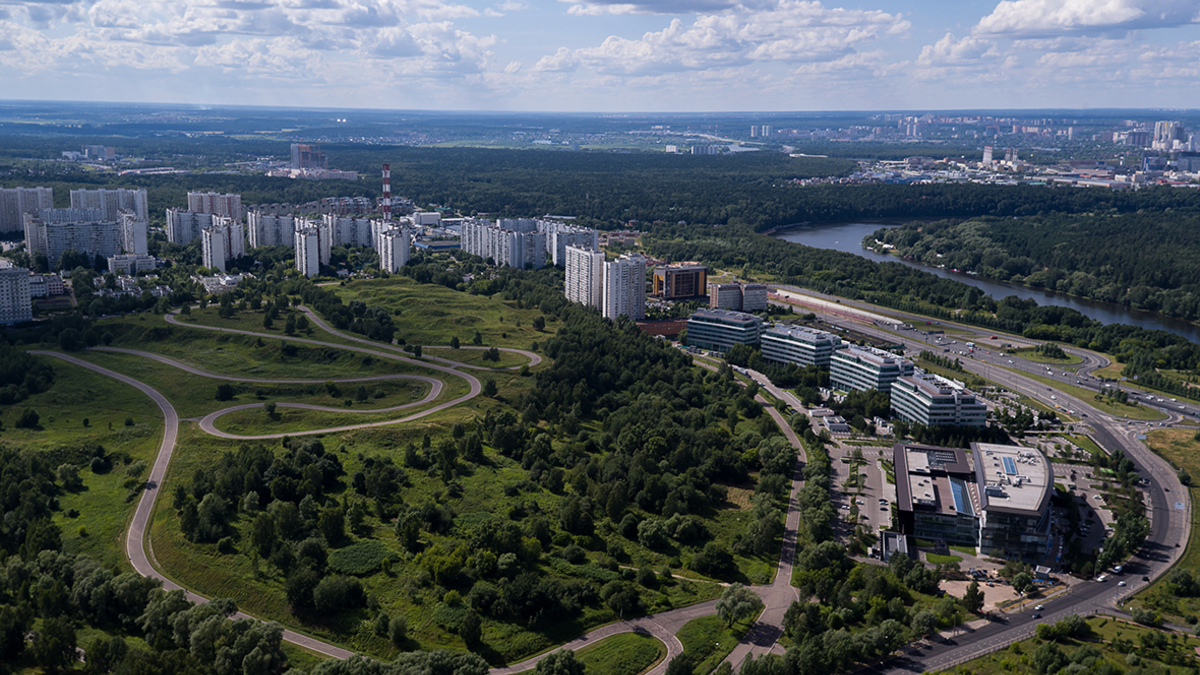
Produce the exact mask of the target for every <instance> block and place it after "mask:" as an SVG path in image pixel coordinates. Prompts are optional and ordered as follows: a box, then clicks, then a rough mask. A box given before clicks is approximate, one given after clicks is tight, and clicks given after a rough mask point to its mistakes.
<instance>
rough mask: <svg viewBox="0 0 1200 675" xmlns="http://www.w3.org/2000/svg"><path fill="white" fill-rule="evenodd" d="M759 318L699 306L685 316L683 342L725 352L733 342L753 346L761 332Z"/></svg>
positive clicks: (761, 324)
mask: <svg viewBox="0 0 1200 675" xmlns="http://www.w3.org/2000/svg"><path fill="white" fill-rule="evenodd" d="M762 327H763V322H762V319H760V318H758V317H757V316H754V315H753V314H745V313H743V312H733V311H730V310H727V309H701V310H697V311H696V313H695V314H692V315H691V316H690V317H688V325H687V344H688V346H689V347H699V348H700V349H707V350H710V351H715V352H721V353H725V352H728V351H729V350H730V349H732V348H733V346H734V345H739V344H741V345H750V346H754V345H757V344H758V343H759V340H760V339H761V336H762Z"/></svg>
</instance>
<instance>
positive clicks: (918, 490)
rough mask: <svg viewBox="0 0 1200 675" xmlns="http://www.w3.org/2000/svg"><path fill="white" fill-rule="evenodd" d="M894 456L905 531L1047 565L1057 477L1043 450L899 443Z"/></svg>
mask: <svg viewBox="0 0 1200 675" xmlns="http://www.w3.org/2000/svg"><path fill="white" fill-rule="evenodd" d="M892 459H893V465H894V467H895V472H896V502H897V503H896V507H897V511H898V521H899V526H900V531H901V532H902V533H904V534H907V535H911V536H913V537H915V538H918V539H925V540H928V541H934V542H938V541H940V542H944V543H946V544H959V545H965V546H975V547H978V549H979V554H980V555H984V556H995V557H998V558H1005V559H1014V560H1026V561H1040V560H1041V559H1043V558H1044V557H1045V556H1046V554H1047V553H1048V551H1049V540H1050V494H1051V480H1050V476H1051V473H1050V469H1049V465H1048V463H1047V462H1046V458H1045V457H1044V456H1043V455H1042V454H1041V453H1040V452H1038V451H1036V450H1032V449H1030V448H1022V447H1017V446H1011V445H995V444H991V443H973V444H971V452H970V453H968V452H965V451H964V450H962V449H961V448H942V447H936V446H927V445H916V444H908V443H897V444H896V445H895V446H893V448H892Z"/></svg>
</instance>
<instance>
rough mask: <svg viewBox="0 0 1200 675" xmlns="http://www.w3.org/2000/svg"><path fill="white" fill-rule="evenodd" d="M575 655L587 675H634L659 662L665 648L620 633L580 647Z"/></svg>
mask: <svg viewBox="0 0 1200 675" xmlns="http://www.w3.org/2000/svg"><path fill="white" fill-rule="evenodd" d="M575 655H576V656H577V657H578V658H579V660H580V661H582V662H583V665H584V667H586V668H587V673H588V675H638V674H639V673H644V672H646V671H647V670H649V669H650V668H652V667H654V666H655V665H656V664H658V662H659V661H662V660H663V658H665V657H666V655H667V646H666V645H664V644H663V643H662V642H659V641H658V639H657V638H655V637H652V636H649V635H643V634H640V633H622V634H620V635H614V636H612V637H608V638H604V639H603V640H601V641H599V642H597V643H596V644H594V645H591V646H590V647H584V648H583V649H581V650H579V651H578V652H577V653H576V654H575Z"/></svg>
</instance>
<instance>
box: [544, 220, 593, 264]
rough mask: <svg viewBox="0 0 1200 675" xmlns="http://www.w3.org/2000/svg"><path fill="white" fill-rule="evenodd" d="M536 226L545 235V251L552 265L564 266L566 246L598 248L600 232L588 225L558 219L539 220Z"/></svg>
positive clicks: (565, 262)
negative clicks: (571, 223) (580, 225)
mask: <svg viewBox="0 0 1200 675" xmlns="http://www.w3.org/2000/svg"><path fill="white" fill-rule="evenodd" d="M537 227H538V231H539V232H541V233H542V234H544V235H546V253H547V254H549V256H550V262H551V264H553V265H560V266H566V264H567V247H568V246H581V247H583V248H590V249H593V250H595V249H599V248H600V233H599V232H597V231H596V230H593V229H591V228H589V227H577V226H575V225H568V224H567V223H564V222H562V221H558V220H539V221H537Z"/></svg>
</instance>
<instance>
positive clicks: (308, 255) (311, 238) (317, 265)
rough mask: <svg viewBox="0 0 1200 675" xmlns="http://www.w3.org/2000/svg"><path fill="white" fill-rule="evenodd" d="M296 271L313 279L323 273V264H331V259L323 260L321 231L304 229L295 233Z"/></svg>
mask: <svg viewBox="0 0 1200 675" xmlns="http://www.w3.org/2000/svg"><path fill="white" fill-rule="evenodd" d="M294 237H295V247H296V269H298V270H300V274H303V275H304V276H306V277H309V278H312V277H315V276H317V275H318V274H319V273H320V271H321V264H322V263H323V262H324V263H325V264H328V263H329V259H328V258H326V259H325V260H324V261H322V260H321V231H320V230H319V229H318V228H316V227H302V228H298V229H297V230H296V232H295V235H294Z"/></svg>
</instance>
